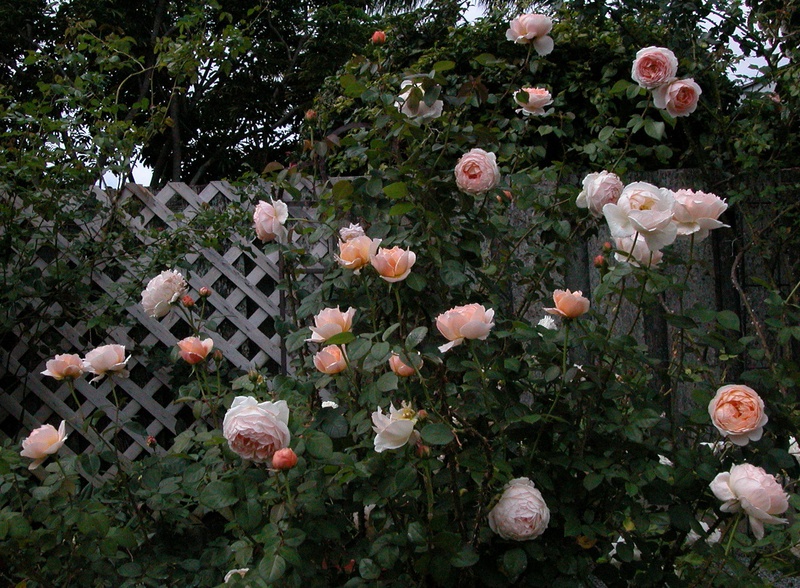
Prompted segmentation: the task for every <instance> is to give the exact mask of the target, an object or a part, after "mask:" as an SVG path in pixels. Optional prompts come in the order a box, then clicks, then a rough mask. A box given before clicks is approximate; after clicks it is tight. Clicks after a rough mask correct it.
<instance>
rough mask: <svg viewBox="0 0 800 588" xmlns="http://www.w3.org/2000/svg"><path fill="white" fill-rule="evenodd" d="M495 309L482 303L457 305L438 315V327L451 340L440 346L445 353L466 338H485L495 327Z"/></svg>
mask: <svg viewBox="0 0 800 588" xmlns="http://www.w3.org/2000/svg"><path fill="white" fill-rule="evenodd" d="M493 319H494V310H493V309H491V308H490V309H489V310H486V308H485V307H484V306H483V305H481V304H476V303H473V304H467V305H465V306H456V307H455V308H451V309H450V310H448V311H447V312H445V313H442V314H440V315H439V316H437V317H436V328H437V329H439V332H440V333H441V334H442V335H444V338H445V339H447V340H448V341H450V343H446V344H445V345H442V346H441V347H439V351H441V352H442V353H444V352H445V351H449V350H450V349H452V348H453V347H455V346H456V345H461V343H463V342H464V339H479V340H481V341H483V340H485V339H486V337H488V336H489V332H490V331H491V330H492V327H494V320H493Z"/></svg>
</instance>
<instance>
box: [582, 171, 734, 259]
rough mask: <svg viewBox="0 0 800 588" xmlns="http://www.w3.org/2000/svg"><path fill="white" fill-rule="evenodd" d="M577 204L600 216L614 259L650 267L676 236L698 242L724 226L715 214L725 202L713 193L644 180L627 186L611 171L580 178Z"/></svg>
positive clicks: (722, 209) (724, 205)
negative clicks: (612, 241) (611, 241)
mask: <svg viewBox="0 0 800 588" xmlns="http://www.w3.org/2000/svg"><path fill="white" fill-rule="evenodd" d="M576 204H577V205H578V206H579V207H580V208H588V209H589V212H590V213H591V214H592V215H593V216H595V217H598V218H599V217H600V216H603V217H605V219H606V222H607V223H608V227H609V229H610V231H611V235H612V237H614V239H615V242H616V248H617V253H616V254H615V256H616V258H617V260H618V261H623V262H625V261H627V262H630V263H632V264H634V265H644V266H651V265H656V264H658V263H659V262H660V261H661V258H662V257H663V254H662V252H661V249H662V248H664V247H666V246H667V245H670V244H671V243H673V242H674V241H675V239H676V237H678V236H690V237H692V238H693V239H694V241H696V242H699V241H702V240H703V239H705V238H706V237H707V236H708V233H709V231H711V230H712V229H718V228H720V227H725V226H727V225H724V224H723V223H722V222H721V221H720V220H719V217H720V215H721V214H722V213H723V212H725V210H727V208H728V205H727V203H726V202H725V201H724V200H722V199H721V198H720V197H719V196H717V195H715V194H710V193H706V192H695V191H693V190H677V191H675V192H673V191H672V190H668V189H667V188H659V187H657V186H654V185H653V184H648V183H647V182H633V183H631V184H628V185H627V186H625V185H623V183H622V181H621V180H620V179H619V177H617V175H616V174H614V173H611V172H607V171H602V172H597V173H591V174H589V175H587V176H586V177H585V178H584V180H583V190H582V191H581V192H580V194H578V198H577V200H576Z"/></svg>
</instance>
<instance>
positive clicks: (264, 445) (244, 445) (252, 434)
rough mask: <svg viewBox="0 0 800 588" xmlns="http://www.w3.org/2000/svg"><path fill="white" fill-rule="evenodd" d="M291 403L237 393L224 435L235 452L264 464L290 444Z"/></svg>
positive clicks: (226, 422)
mask: <svg viewBox="0 0 800 588" xmlns="http://www.w3.org/2000/svg"><path fill="white" fill-rule="evenodd" d="M288 424H289V406H288V405H287V404H286V401H285V400H278V401H277V402H269V401H267V402H260V403H259V402H258V401H257V400H256V399H255V398H253V397H251V396H237V397H236V398H234V399H233V403H232V404H231V407H230V408H229V409H228V412H226V413H225V418H224V419H223V421H222V435H223V437H225V439H227V440H228V445H229V446H230V448H231V449H232V450H233V452H234V453H236V454H238V455H239V456H241V457H242V458H244V459H249V460H250V461H254V462H256V463H263V462H265V461H268V460H270V459H272V456H273V455H274V454H275V452H276V451H278V450H279V449H283V448H284V447H288V446H289V441H291V438H292V435H291V433H290V432H289V426H288Z"/></svg>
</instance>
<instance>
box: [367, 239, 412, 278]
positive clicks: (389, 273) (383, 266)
mask: <svg viewBox="0 0 800 588" xmlns="http://www.w3.org/2000/svg"><path fill="white" fill-rule="evenodd" d="M378 243H379V241H378V240H377V239H376V241H374V242H373V243H372V249H373V253H372V255H370V259H369V261H370V263H371V264H372V267H374V268H375V270H376V271H377V272H378V274H379V275H380V276H381V278H383V279H384V280H386V281H387V282H399V281H401V280H405V279H406V278H407V277H408V274H410V273H411V268H412V267H413V265H414V263H416V261H417V254H416V253H414V252H413V251H407V250H405V249H400V248H399V247H392V248H391V249H386V248H385V247H381V248H380V249H378ZM376 249H377V252H376V251H375V250H376Z"/></svg>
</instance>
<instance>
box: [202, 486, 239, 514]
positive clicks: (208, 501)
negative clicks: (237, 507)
mask: <svg viewBox="0 0 800 588" xmlns="http://www.w3.org/2000/svg"><path fill="white" fill-rule="evenodd" d="M238 501H239V499H238V498H237V497H236V488H235V487H234V485H233V484H231V483H230V482H223V481H222V480H214V481H213V482H209V483H208V486H206V487H205V488H203V491H202V492H201V493H200V504H202V505H203V506H206V507H208V508H210V509H212V510H219V509H221V508H225V507H226V506H231V505H233V504H236V503H237V502H238Z"/></svg>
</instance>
